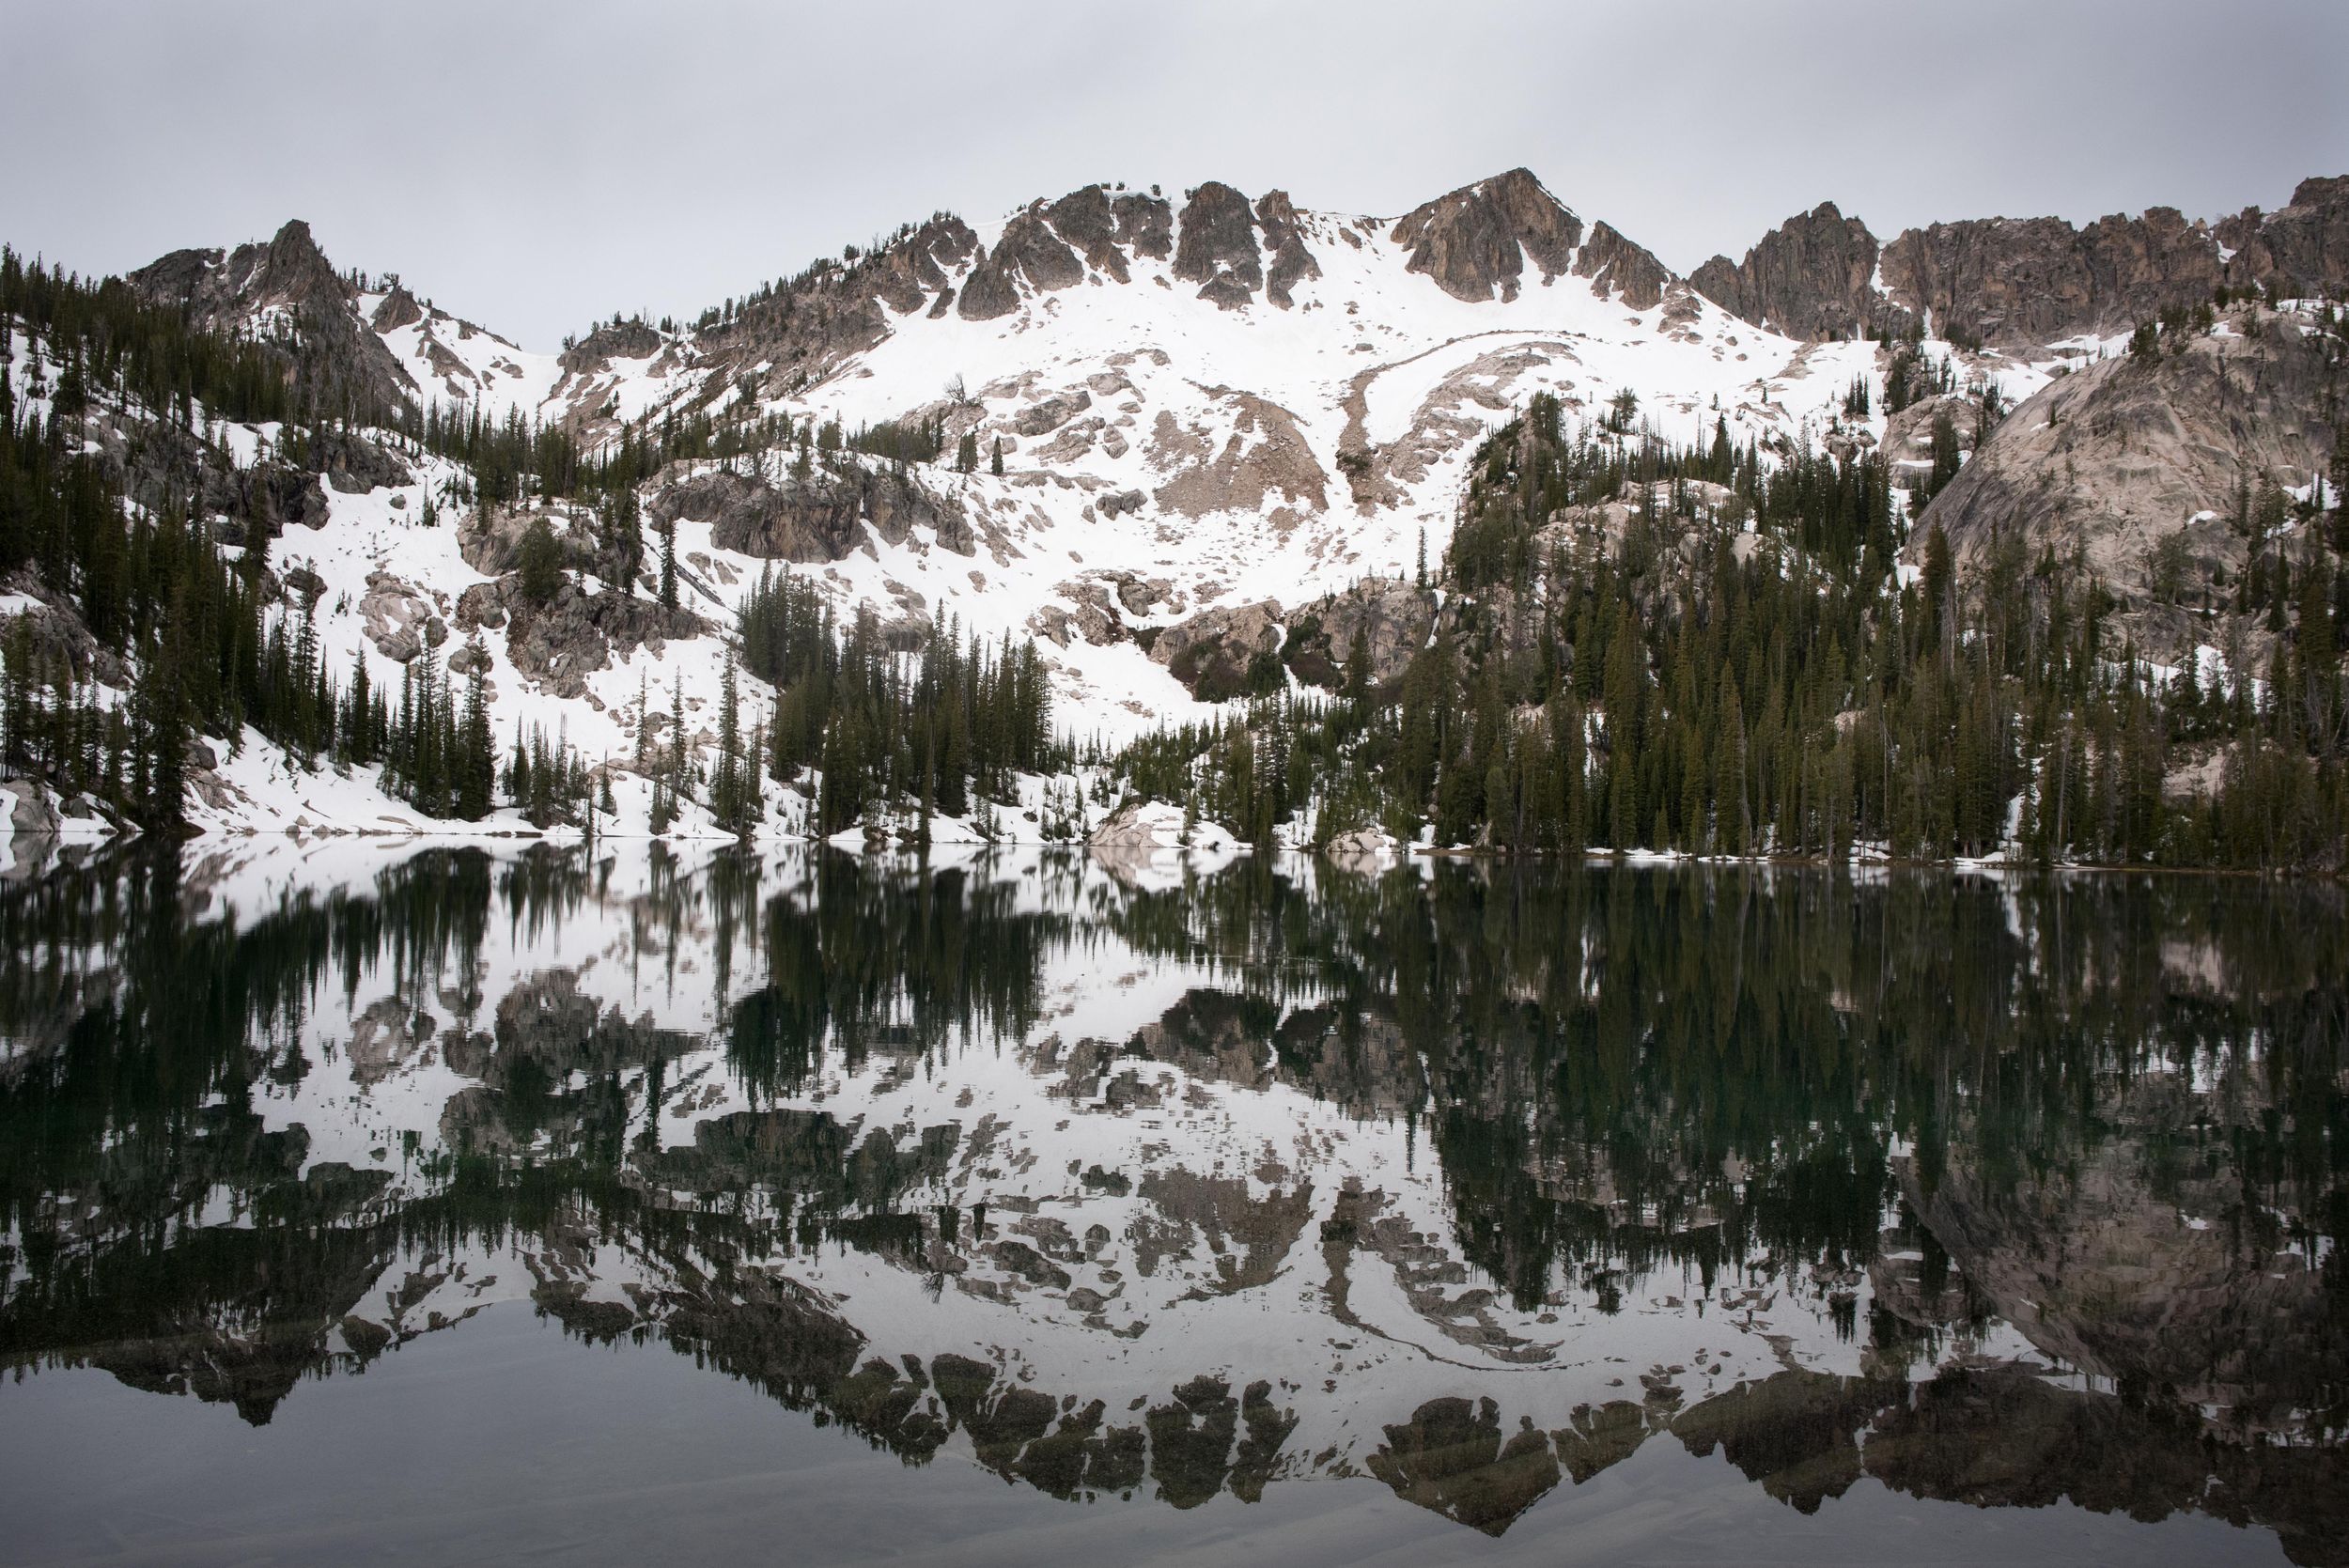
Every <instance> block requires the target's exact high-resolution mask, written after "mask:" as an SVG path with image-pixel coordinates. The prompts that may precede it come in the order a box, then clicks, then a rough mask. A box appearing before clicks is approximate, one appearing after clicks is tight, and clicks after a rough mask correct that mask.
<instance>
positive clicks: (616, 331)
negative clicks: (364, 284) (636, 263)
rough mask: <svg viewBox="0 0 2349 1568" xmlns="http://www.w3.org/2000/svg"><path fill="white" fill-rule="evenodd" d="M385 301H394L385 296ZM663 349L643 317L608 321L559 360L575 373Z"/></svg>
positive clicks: (563, 354)
mask: <svg viewBox="0 0 2349 1568" xmlns="http://www.w3.org/2000/svg"><path fill="white" fill-rule="evenodd" d="M383 303H385V304H387V305H388V304H390V303H391V302H390V301H389V300H386V301H384V302H383ZM660 351H661V334H659V333H658V332H655V331H654V330H653V329H652V328H651V327H650V326H648V325H646V322H645V321H644V320H643V319H642V318H639V319H636V320H632V321H607V322H605V323H604V324H603V325H601V326H599V327H598V328H597V329H596V330H595V331H594V332H591V333H589V334H587V335H586V336H585V337H583V338H581V339H580V340H579V341H578V342H577V343H574V344H572V345H571V346H570V347H569V348H568V349H564V350H563V353H562V357H561V359H560V360H559V361H558V362H557V363H559V364H560V365H562V366H563V368H564V369H565V370H567V371H569V372H570V373H572V374H573V375H581V374H584V373H586V372H588V371H592V370H600V369H603V368H604V367H606V366H608V365H610V364H611V363H612V362H613V361H614V360H615V359H650V358H651V357H652V356H653V355H655V354H657V353H659V352H660Z"/></svg>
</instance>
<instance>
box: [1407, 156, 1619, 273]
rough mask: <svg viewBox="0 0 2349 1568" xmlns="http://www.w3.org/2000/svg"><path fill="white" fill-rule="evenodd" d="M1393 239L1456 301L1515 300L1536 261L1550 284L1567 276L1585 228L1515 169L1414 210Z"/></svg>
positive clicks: (1415, 268) (1539, 184)
mask: <svg viewBox="0 0 2349 1568" xmlns="http://www.w3.org/2000/svg"><path fill="white" fill-rule="evenodd" d="M1392 239H1393V240H1394V241H1395V243H1397V244H1399V245H1408V246H1410V247H1411V259H1410V263H1409V265H1410V270H1411V271H1412V272H1425V273H1426V274H1427V275H1428V276H1429V277H1431V278H1433V279H1435V280H1436V284H1437V287H1440V288H1441V289H1442V290H1443V291H1444V292H1445V293H1447V294H1449V295H1451V296H1452V297H1453V298H1454V299H1455V300H1489V299H1491V298H1493V296H1494V295H1495V294H1496V293H1498V294H1499V295H1500V297H1501V298H1502V299H1504V300H1514V299H1516V298H1517V288H1518V286H1519V280H1520V278H1521V277H1522V275H1523V273H1524V271H1525V263H1526V261H1527V259H1528V258H1529V257H1530V258H1531V259H1532V263H1533V265H1534V267H1535V268H1536V269H1538V270H1539V272H1541V275H1542V281H1543V282H1544V283H1548V281H1549V280H1550V279H1552V278H1554V277H1557V276H1559V275H1560V274H1561V273H1563V272H1565V271H1566V268H1567V266H1568V264H1569V263H1570V262H1571V261H1572V259H1573V257H1574V252H1575V248H1576V247H1577V246H1579V244H1580V243H1581V242H1582V220H1581V219H1579V218H1578V217H1576V216H1575V215H1574V213H1573V212H1572V211H1570V210H1567V209H1566V208H1565V207H1564V206H1563V204H1561V203H1560V202H1559V200H1558V198H1557V197H1555V196H1553V195H1551V194H1549V193H1548V191H1546V190H1544V189H1543V188H1542V182H1541V181H1540V180H1538V179H1534V178H1533V176H1532V173H1531V172H1529V171H1528V170H1525V169H1511V170H1510V171H1509V172H1508V173H1507V174H1502V175H1496V176H1494V177H1493V178H1492V179H1485V180H1479V181H1478V182H1477V183H1476V184H1474V185H1466V186H1463V187H1461V188H1460V189H1459V190H1457V191H1454V192H1452V193H1451V194H1448V195H1441V196H1438V197H1437V198H1436V199H1435V200H1434V201H1431V202H1428V203H1426V204H1425V205H1423V206H1421V207H1417V208H1414V209H1412V210H1410V211H1409V212H1408V213H1406V214H1405V215H1404V216H1403V217H1401V218H1399V219H1397V220H1396V221H1395V225H1394V229H1393V233H1392ZM1642 254H1644V253H1642ZM1650 259H1651V260H1653V257H1651V258H1650ZM1659 287H1660V285H1659ZM1651 303H1653V302H1651Z"/></svg>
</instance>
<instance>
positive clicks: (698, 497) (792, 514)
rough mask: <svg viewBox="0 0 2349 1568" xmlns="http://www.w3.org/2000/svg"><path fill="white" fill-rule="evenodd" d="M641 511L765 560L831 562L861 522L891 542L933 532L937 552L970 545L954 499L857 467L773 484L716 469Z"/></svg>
mask: <svg viewBox="0 0 2349 1568" xmlns="http://www.w3.org/2000/svg"><path fill="white" fill-rule="evenodd" d="M646 510H647V512H648V514H649V515H650V517H651V519H652V520H653V521H654V522H655V523H661V522H665V521H669V520H674V519H678V518H695V519H699V520H705V521H707V522H708V523H709V525H710V541H711V542H712V543H714V544H715V545H717V547H718V548H719V549H721V550H735V551H741V552H742V553H743V554H745V555H755V556H760V557H763V558H765V559H767V560H770V561H837V560H839V559H840V558H841V557H843V556H845V555H847V554H848V552H849V551H852V550H854V549H856V548H857V547H858V546H859V545H861V544H863V542H864V534H863V527H864V525H865V524H866V523H868V522H869V523H870V524H872V526H873V529H874V531H875V532H877V533H878V534H879V535H880V536H881V537H882V538H883V539H886V540H887V541H889V542H890V543H891V544H902V543H904V542H905V540H906V538H907V537H908V536H910V534H911V533H912V532H913V530H914V528H915V527H917V526H923V527H928V528H931V529H934V530H936V532H937V535H938V542H939V545H940V547H941V549H945V550H950V551H954V552H955V553H956V554H958V555H968V554H970V553H972V548H973V547H972V538H971V526H970V522H969V520H967V519H966V518H965V517H964V516H963V512H962V508H961V507H960V506H959V505H957V504H956V503H955V502H953V501H951V500H948V499H946V498H944V497H942V496H940V495H937V494H934V493H933V492H932V491H930V490H929V489H926V487H924V486H923V485H922V484H921V483H920V482H919V481H917V480H915V479H913V478H912V477H911V476H910V475H903V474H892V473H889V472H887V471H886V470H875V469H868V468H866V467H864V466H863V465H862V464H858V463H844V464H842V465H841V466H840V467H838V468H836V469H832V468H818V469H817V470H815V471H814V472H812V473H811V474H808V476H807V477H806V478H804V479H800V478H793V479H786V480H785V481H783V482H782V483H781V484H770V483H769V482H767V481H766V480H763V479H754V478H749V477H746V476H744V475H741V474H727V473H724V472H723V471H720V472H718V473H714V474H697V475H695V476H694V477H692V478H691V479H688V480H686V481H685V482H683V483H682V484H677V485H673V486H671V487H669V488H668V489H664V490H662V491H661V493H660V494H659V495H657V496H655V497H654V498H653V500H652V502H651V504H650V505H649V506H648V507H647V508H646Z"/></svg>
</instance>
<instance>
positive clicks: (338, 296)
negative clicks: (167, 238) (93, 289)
mask: <svg viewBox="0 0 2349 1568" xmlns="http://www.w3.org/2000/svg"><path fill="white" fill-rule="evenodd" d="M127 281H128V282H129V283H130V285H131V287H132V289H133V290H134V291H136V292H137V293H138V294H139V296H140V297H141V298H143V299H145V300H148V302H150V303H159V304H172V305H177V306H179V308H181V309H183V310H185V311H187V312H188V313H189V314H190V315H191V316H192V317H194V319H195V320H197V321H198V322H200V323H202V324H203V325H205V326H208V327H212V328H216V329H219V330H221V331H226V332H248V331H253V330H255V329H256V328H259V329H261V330H262V335H264V336H270V337H275V336H279V335H280V334H281V333H282V331H283V330H284V329H288V328H289V329H292V330H293V332H294V333H295V334H298V336H299V339H300V347H299V349H298V350H289V352H290V353H291V357H292V358H293V359H294V362H295V365H296V367H297V369H298V370H299V372H300V373H301V374H302V375H303V377H305V378H306V379H307V380H309V381H310V382H311V383H312V384H313V385H314V386H315V387H316V388H317V389H318V390H319V392H320V393H321V394H324V395H326V396H334V397H337V398H342V397H348V398H350V399H352V400H354V401H356V402H357V403H359V404H360V405H361V406H363V407H371V408H373V409H375V410H377V411H383V412H388V411H391V410H394V409H397V407H398V406H399V405H400V404H401V403H403V402H405V401H407V400H408V399H409V398H410V397H411V396H413V394H414V392H415V382H414V381H413V380H412V379H411V378H410V376H409V375H408V372H407V371H406V370H404V369H402V368H401V367H400V365H399V362H398V361H397V360H396V359H394V358H393V357H392V353H391V350H390V349H386V348H384V347H383V344H382V342H381V339H379V338H378V337H377V336H376V335H375V334H374V332H373V331H372V330H370V329H369V327H368V326H367V324H366V322H364V321H362V320H361V319H360V318H359V314H358V311H357V308H356V305H357V301H358V296H359V290H358V287H357V286H356V285H355V284H353V283H352V282H351V281H350V279H348V278H346V277H344V276H343V275H342V274H341V273H339V272H336V271H335V270H334V264H333V263H331V262H329V261H328V260H327V259H326V254H325V253H324V252H323V251H321V250H319V245H318V241H316V240H315V239H314V238H312V236H311V234H310V225H308V224H306V223H304V222H303V221H302V220H301V219H300V218H295V219H292V220H290V221H289V222H288V223H287V224H286V225H285V226H284V227H282V228H280V229H279V230H278V231H277V233H276V234H275V235H274V236H272V238H271V239H270V240H269V241H268V242H267V243H265V244H264V243H254V242H248V243H246V244H242V245H239V246H238V247H237V248H236V249H235V250H233V251H228V252H225V253H224V252H222V251H220V250H217V249H215V250H186V251H174V252H172V253H171V254H170V255H169V256H163V257H162V258H161V259H159V260H157V261H154V262H152V263H150V264H149V265H148V266H146V267H142V268H140V269H139V270H138V271H137V272H132V273H131V274H130V277H129V278H128V280H127Z"/></svg>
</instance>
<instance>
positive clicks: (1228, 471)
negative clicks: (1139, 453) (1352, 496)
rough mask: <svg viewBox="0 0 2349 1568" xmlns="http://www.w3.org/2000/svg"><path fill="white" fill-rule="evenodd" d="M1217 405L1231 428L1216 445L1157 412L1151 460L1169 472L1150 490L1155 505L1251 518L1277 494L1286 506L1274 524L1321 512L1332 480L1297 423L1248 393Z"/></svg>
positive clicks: (1224, 396) (1186, 512) (1195, 513)
mask: <svg viewBox="0 0 2349 1568" xmlns="http://www.w3.org/2000/svg"><path fill="white" fill-rule="evenodd" d="M1222 400H1223V401H1224V402H1226V403H1227V404H1229V406H1230V408H1231V411H1232V425H1231V429H1230V431H1229V433H1228V434H1227V435H1226V436H1225V437H1224V439H1223V441H1222V442H1221V444H1220V445H1219V444H1218V443H1216V442H1214V441H1212V440H1211V439H1210V438H1209V437H1207V436H1206V435H1203V434H1201V433H1200V432H1199V431H1197V430H1193V429H1186V428H1184V427H1182V426H1180V425H1179V424H1177V422H1176V421H1175V416H1174V414H1173V413H1171V412H1169V411H1166V410H1163V409H1161V410H1160V411H1159V417H1158V422H1157V424H1156V425H1155V426H1154V427H1152V430H1151V435H1150V447H1149V452H1150V457H1151V460H1152V461H1153V463H1155V464H1156V465H1157V466H1158V467H1159V469H1161V470H1165V471H1169V472H1170V473H1171V474H1172V477H1170V478H1169V479H1168V480H1167V481H1166V482H1165V483H1164V484H1162V485H1160V486H1159V488H1158V489H1157V490H1156V491H1155V492H1153V498H1154V499H1155V500H1156V501H1157V502H1158V504H1159V507H1160V508H1161V509H1162V510H1165V511H1169V512H1179V513H1181V514H1182V515H1183V516H1185V517H1193V518H1195V517H1205V516H1206V515H1207V514H1208V513H1210V512H1233V511H1237V512H1251V511H1257V510H1260V509H1261V508H1262V507H1263V505H1264V504H1265V502H1266V500H1267V499H1268V497H1270V496H1272V495H1274V494H1275V493H1278V494H1279V496H1280V497H1281V500H1282V503H1283V505H1279V506H1276V507H1275V508H1274V509H1273V514H1272V517H1273V520H1274V522H1275V523H1276V524H1281V525H1286V524H1290V523H1294V522H1295V521H1296V520H1298V518H1299V516H1300V515H1301V514H1303V513H1318V512H1320V511H1321V510H1323V509H1324V507H1326V506H1327V505H1328V486H1329V474H1328V473H1327V472H1326V471H1325V470H1324V469H1323V468H1322V466H1321V460H1320V459H1319V458H1316V457H1315V456H1314V450H1313V446H1312V444H1311V443H1310V442H1307V441H1306V440H1305V436H1304V432H1303V431H1301V430H1299V428H1298V426H1297V420H1296V418H1295V417H1294V416H1293V415H1291V414H1290V413H1289V411H1287V410H1286V409H1284V408H1282V407H1281V406H1280V405H1279V404H1277V403H1270V402H1267V401H1266V400H1265V399H1263V398H1261V397H1258V396H1255V395H1254V394H1252V393H1247V392H1230V391H1225V392H1223V394H1222Z"/></svg>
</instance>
